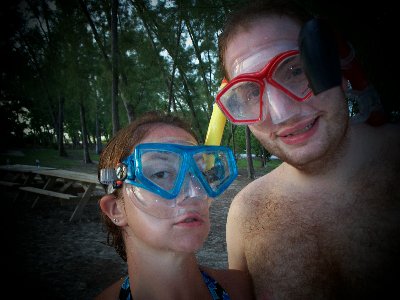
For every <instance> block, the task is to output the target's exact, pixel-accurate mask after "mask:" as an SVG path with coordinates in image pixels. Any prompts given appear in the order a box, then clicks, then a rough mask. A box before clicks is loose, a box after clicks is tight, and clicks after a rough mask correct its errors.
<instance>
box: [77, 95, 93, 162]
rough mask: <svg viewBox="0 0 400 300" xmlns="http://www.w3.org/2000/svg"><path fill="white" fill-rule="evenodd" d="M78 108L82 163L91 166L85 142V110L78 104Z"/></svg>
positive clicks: (81, 104)
mask: <svg viewBox="0 0 400 300" xmlns="http://www.w3.org/2000/svg"><path fill="white" fill-rule="evenodd" d="M79 106H80V117H81V128H82V147H83V162H84V163H85V164H91V163H92V160H91V159H90V155H89V146H88V142H87V130H86V118H85V108H84V106H83V103H82V101H81V103H80V104H79Z"/></svg>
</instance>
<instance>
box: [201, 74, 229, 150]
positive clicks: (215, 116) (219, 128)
mask: <svg viewBox="0 0 400 300" xmlns="http://www.w3.org/2000/svg"><path fill="white" fill-rule="evenodd" d="M227 84H228V81H227V80H226V79H225V78H224V79H223V80H222V83H221V85H220V86H219V90H221V89H222V88H223V87H224V86H225V85H227ZM225 123H226V117H225V115H224V114H223V113H222V111H221V109H220V108H219V107H218V105H217V103H214V104H213V111H212V114H211V119H210V123H209V124H208V130H207V135H206V140H205V142H204V145H214V146H219V145H220V144H221V139H222V135H223V134H224V128H225Z"/></svg>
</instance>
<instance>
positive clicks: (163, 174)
mask: <svg viewBox="0 0 400 300" xmlns="http://www.w3.org/2000/svg"><path fill="white" fill-rule="evenodd" d="M151 177H152V178H156V179H165V178H167V177H168V172H166V171H160V172H157V173H154V174H153V175H152V176H151Z"/></svg>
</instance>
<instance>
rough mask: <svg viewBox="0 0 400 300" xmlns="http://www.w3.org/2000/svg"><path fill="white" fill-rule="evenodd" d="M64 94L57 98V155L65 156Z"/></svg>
mask: <svg viewBox="0 0 400 300" xmlns="http://www.w3.org/2000/svg"><path fill="white" fill-rule="evenodd" d="M64 101H65V99H64V96H60V98H59V99H58V133H57V136H58V155H59V156H63V157H67V156H68V155H67V152H66V151H65V148H64Z"/></svg>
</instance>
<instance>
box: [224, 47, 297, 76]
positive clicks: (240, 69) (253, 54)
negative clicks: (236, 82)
mask: <svg viewBox="0 0 400 300" xmlns="http://www.w3.org/2000/svg"><path fill="white" fill-rule="evenodd" d="M294 49H298V46H297V43H296V42H293V41H285V42H282V41H280V42H279V43H270V44H269V45H268V46H265V45H264V46H262V47H258V48H255V49H252V50H251V51H250V52H249V53H248V54H247V55H246V56H242V57H238V58H236V59H235V60H234V61H233V64H232V66H231V67H230V69H229V75H230V78H234V77H236V76H238V75H240V74H243V73H251V72H256V71H259V70H261V69H262V68H263V67H264V66H265V65H266V64H267V63H268V62H269V61H270V60H271V59H272V58H274V57H275V56H277V55H278V54H280V53H282V52H285V51H288V50H294Z"/></svg>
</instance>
